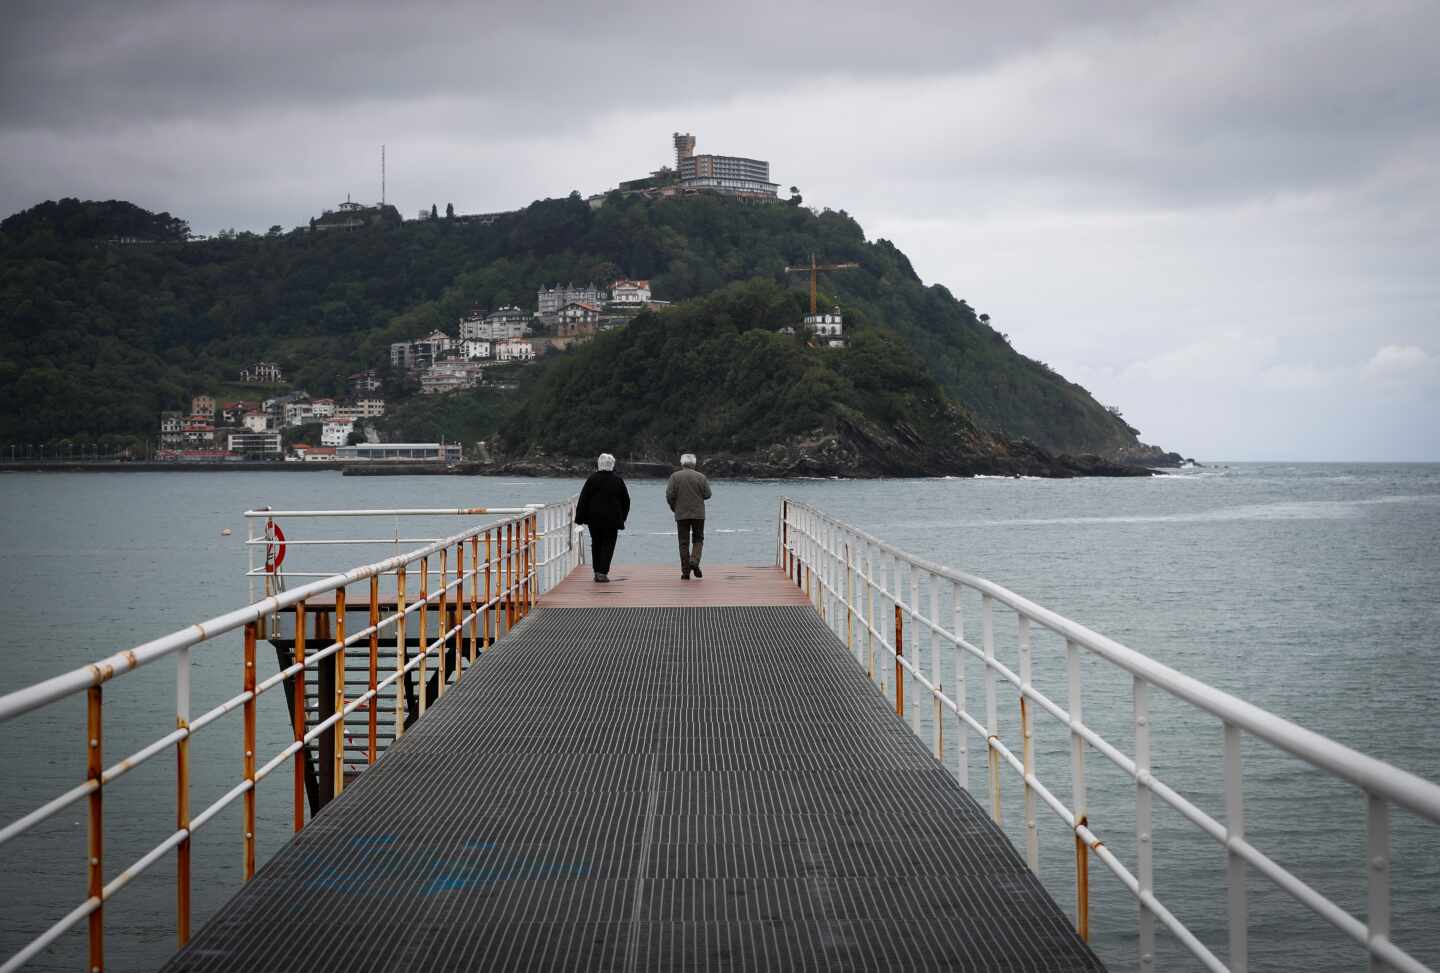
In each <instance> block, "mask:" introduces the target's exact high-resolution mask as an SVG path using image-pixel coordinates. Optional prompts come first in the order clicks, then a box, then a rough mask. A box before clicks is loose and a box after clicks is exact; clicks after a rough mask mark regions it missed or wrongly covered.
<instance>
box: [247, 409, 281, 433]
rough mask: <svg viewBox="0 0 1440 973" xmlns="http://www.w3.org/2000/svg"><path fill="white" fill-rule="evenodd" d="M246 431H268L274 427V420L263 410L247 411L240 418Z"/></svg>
mask: <svg viewBox="0 0 1440 973" xmlns="http://www.w3.org/2000/svg"><path fill="white" fill-rule="evenodd" d="M240 424H241V425H243V426H244V427H245V429H246V431H248V432H269V431H270V430H271V429H273V428H275V420H274V419H273V418H271V417H270V416H267V415H266V414H265V413H263V412H247V413H245V415H244V417H243V418H242V419H241V420H240Z"/></svg>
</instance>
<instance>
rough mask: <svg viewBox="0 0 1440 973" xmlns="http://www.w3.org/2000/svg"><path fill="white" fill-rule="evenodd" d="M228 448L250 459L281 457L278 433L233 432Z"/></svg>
mask: <svg viewBox="0 0 1440 973" xmlns="http://www.w3.org/2000/svg"><path fill="white" fill-rule="evenodd" d="M226 448H227V449H229V451H230V452H232V453H238V454H240V455H241V456H245V457H247V458H250V459H278V458H279V457H280V456H281V447H280V434H279V433H278V432H232V433H230V434H229V435H228V436H227V437H226Z"/></svg>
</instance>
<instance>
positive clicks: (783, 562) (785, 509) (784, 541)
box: [776, 499, 790, 577]
mask: <svg viewBox="0 0 1440 973" xmlns="http://www.w3.org/2000/svg"><path fill="white" fill-rule="evenodd" d="M778 555H779V556H778V557H777V558H776V561H777V562H778V563H779V564H780V569H781V570H782V571H784V572H785V574H786V576H787V577H788V576H789V574H790V501H789V500H785V499H781V501H780V550H779V552H778Z"/></svg>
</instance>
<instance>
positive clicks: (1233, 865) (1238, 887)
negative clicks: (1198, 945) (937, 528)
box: [1145, 723, 1250, 973]
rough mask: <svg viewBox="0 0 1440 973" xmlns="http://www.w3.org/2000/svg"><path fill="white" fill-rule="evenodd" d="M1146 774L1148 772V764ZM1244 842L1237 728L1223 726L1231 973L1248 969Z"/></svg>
mask: <svg viewBox="0 0 1440 973" xmlns="http://www.w3.org/2000/svg"><path fill="white" fill-rule="evenodd" d="M1145 769H1146V770H1149V769H1150V768H1149V766H1148V764H1147V766H1146V768H1145ZM1244 839H1245V792H1244V789H1243V778H1242V776H1241V773H1240V728H1239V727H1238V726H1236V725H1234V724H1233V723H1226V724H1225V844H1226V846H1227V851H1226V855H1225V884H1226V885H1227V886H1228V897H1229V906H1230V908H1229V912H1230V970H1231V973H1245V971H1246V970H1247V969H1249V966H1250V955H1249V954H1250V943H1249V939H1250V931H1249V928H1248V927H1247V925H1246V919H1247V916H1248V913H1249V904H1248V902H1247V901H1246V900H1247V891H1248V890H1247V889H1246V880H1245V859H1243V858H1241V857H1240V852H1239V851H1238V849H1237V848H1236V842H1239V841H1243V840H1244Z"/></svg>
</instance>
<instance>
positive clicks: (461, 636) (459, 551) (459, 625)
mask: <svg viewBox="0 0 1440 973" xmlns="http://www.w3.org/2000/svg"><path fill="white" fill-rule="evenodd" d="M450 615H451V619H450V620H451V621H452V622H454V625H452V626H451V627H452V628H454V629H455V634H454V635H453V636H452V638H453V639H454V640H455V681H456V682H457V683H458V682H459V681H460V677H462V676H463V675H465V542H464V541H463V540H462V541H457V542H456V543H455V596H454V597H453V598H452V599H451V600H450Z"/></svg>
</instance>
